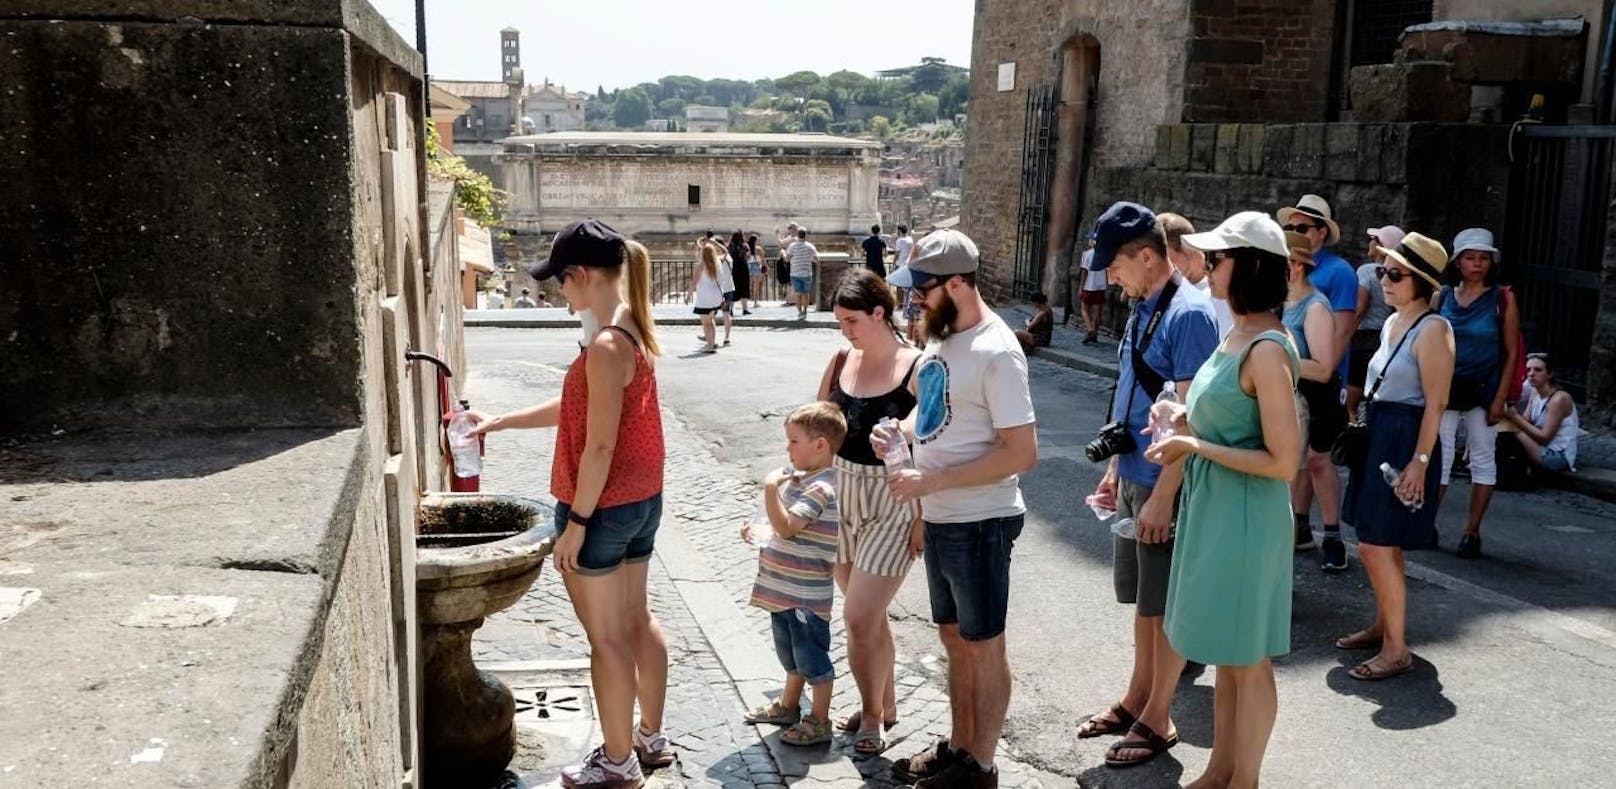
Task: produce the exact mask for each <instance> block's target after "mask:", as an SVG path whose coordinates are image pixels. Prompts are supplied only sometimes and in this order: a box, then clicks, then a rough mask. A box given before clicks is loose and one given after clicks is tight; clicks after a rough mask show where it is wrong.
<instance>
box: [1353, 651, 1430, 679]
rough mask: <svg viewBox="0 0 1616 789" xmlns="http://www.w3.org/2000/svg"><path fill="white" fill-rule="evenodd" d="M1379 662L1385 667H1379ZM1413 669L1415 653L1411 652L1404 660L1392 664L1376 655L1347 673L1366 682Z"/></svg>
mask: <svg viewBox="0 0 1616 789" xmlns="http://www.w3.org/2000/svg"><path fill="white" fill-rule="evenodd" d="M1377 664H1379V665H1381V666H1384V668H1377V667H1376V665H1377ZM1413 670H1414V654H1413V653H1409V654H1407V655H1404V656H1403V659H1402V660H1399V661H1396V662H1394V663H1390V664H1386V663H1384V662H1382V661H1381V660H1380V656H1379V655H1376V656H1374V657H1372V658H1370V659H1368V660H1365V661H1364V662H1362V663H1359V664H1358V665H1356V666H1353V667H1352V670H1351V671H1349V672H1347V673H1348V674H1351V675H1352V678H1353V679H1357V680H1363V681H1365V682H1377V681H1379V680H1383V679H1391V678H1392V677H1395V676H1398V675H1400V674H1407V673H1408V672H1410V671H1413Z"/></svg>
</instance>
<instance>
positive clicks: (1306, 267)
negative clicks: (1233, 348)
mask: <svg viewBox="0 0 1616 789" xmlns="http://www.w3.org/2000/svg"><path fill="white" fill-rule="evenodd" d="M1285 243H1286V244H1287V245H1288V246H1289V247H1290V252H1291V254H1290V283H1289V286H1288V288H1287V291H1286V294H1285V311H1284V313H1283V314H1282V315H1281V316H1280V320H1281V321H1282V322H1283V323H1284V324H1285V328H1286V329H1287V330H1289V331H1290V333H1291V338H1292V339H1293V340H1294V341H1295V342H1296V353H1297V354H1298V355H1299V356H1300V357H1301V360H1302V374H1301V379H1300V380H1298V381H1297V382H1296V389H1297V391H1298V392H1300V393H1301V395H1302V402H1303V404H1304V405H1305V406H1306V410H1305V413H1306V417H1307V419H1306V421H1305V423H1304V426H1305V427H1306V428H1307V446H1308V448H1309V449H1311V450H1312V451H1314V452H1329V451H1330V445H1331V444H1333V443H1334V442H1335V439H1336V436H1338V435H1340V434H1341V428H1342V427H1344V426H1345V425H1346V423H1347V412H1346V409H1345V408H1343V407H1342V405H1341V378H1340V376H1338V375H1337V374H1336V368H1335V365H1334V361H1335V359H1336V348H1335V342H1336V331H1335V329H1336V326H1335V315H1334V314H1333V313H1332V312H1331V310H1330V299H1329V297H1327V296H1325V295H1324V294H1323V293H1321V292H1320V291H1319V289H1318V288H1315V287H1313V283H1312V282H1311V281H1310V280H1309V278H1308V277H1309V275H1310V274H1312V273H1313V242H1312V241H1311V240H1310V239H1309V238H1308V237H1307V236H1306V235H1304V234H1302V233H1298V232H1296V231H1294V230H1287V231H1285ZM1302 462H1303V464H1304V465H1305V464H1306V458H1305V457H1304V458H1303V459H1302ZM1301 484H1304V483H1303V482H1301V481H1298V482H1293V483H1292V484H1291V507H1292V510H1293V511H1294V510H1295V508H1296V507H1297V506H1299V505H1300V503H1301V502H1302V501H1303V497H1302V494H1301V492H1299V491H1298V489H1297V488H1298V486H1299V485H1301ZM1320 564H1321V566H1322V567H1323V568H1324V569H1326V570H1345V569H1347V548H1346V545H1345V544H1343V543H1342V542H1341V525H1340V523H1339V522H1337V523H1326V524H1325V525H1324V542H1323V544H1322V546H1321V548H1320Z"/></svg>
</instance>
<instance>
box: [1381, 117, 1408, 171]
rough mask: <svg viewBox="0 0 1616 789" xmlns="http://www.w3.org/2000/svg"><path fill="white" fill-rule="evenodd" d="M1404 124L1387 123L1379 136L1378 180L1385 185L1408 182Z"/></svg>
mask: <svg viewBox="0 0 1616 789" xmlns="http://www.w3.org/2000/svg"><path fill="white" fill-rule="evenodd" d="M1409 128H1410V127H1409V125H1408V124H1406V123H1389V124H1387V125H1385V126H1384V127H1382V131H1381V135H1380V180H1381V182H1382V183H1386V184H1402V183H1407V181H1408V133H1409Z"/></svg>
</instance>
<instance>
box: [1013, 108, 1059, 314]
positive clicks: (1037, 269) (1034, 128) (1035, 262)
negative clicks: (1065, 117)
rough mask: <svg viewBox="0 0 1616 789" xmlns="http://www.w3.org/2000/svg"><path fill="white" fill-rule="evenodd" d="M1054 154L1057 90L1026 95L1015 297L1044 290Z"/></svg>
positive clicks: (1017, 225) (1018, 212) (1017, 230)
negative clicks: (1050, 183)
mask: <svg viewBox="0 0 1616 789" xmlns="http://www.w3.org/2000/svg"><path fill="white" fill-rule="evenodd" d="M1054 152H1055V88H1054V86H1052V85H1048V86H1044V87H1040V88H1033V89H1031V90H1029V91H1027V123H1026V126H1025V127H1024V131H1023V133H1022V141H1021V207H1020V209H1019V210H1018V211H1017V212H1016V270H1015V279H1014V281H1013V286H1014V295H1015V296H1016V297H1017V298H1026V297H1028V296H1031V295H1032V294H1033V293H1036V292H1037V291H1038V290H1039V289H1041V288H1042V286H1043V276H1044V256H1045V254H1046V251H1047V248H1048V232H1049V179H1050V174H1051V170H1052V169H1053V166H1052V165H1053V164H1054Z"/></svg>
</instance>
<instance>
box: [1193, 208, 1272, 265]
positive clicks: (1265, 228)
mask: <svg viewBox="0 0 1616 789" xmlns="http://www.w3.org/2000/svg"><path fill="white" fill-rule="evenodd" d="M1179 240H1180V241H1182V242H1183V243H1185V244H1189V245H1190V246H1192V247H1194V248H1196V249H1199V250H1201V251H1202V252H1217V251H1221V250H1225V249H1242V248H1247V247H1249V248H1251V249H1260V250H1262V251H1264V252H1269V253H1272V254H1275V255H1278V256H1280V257H1282V258H1289V257H1290V254H1291V250H1290V246H1289V245H1288V244H1286V243H1285V231H1284V230H1281V229H1280V228H1279V223H1278V222H1275V221H1274V220H1273V218H1272V217H1270V216H1268V215H1267V214H1264V213H1262V212H1260V211H1241V212H1240V213H1238V214H1235V215H1234V216H1231V217H1229V218H1228V219H1225V220H1223V224H1221V225H1218V226H1217V227H1215V228H1212V229H1211V230H1208V231H1206V232H1205V233H1186V234H1184V236H1183V237H1181V238H1180V239H1179Z"/></svg>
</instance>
